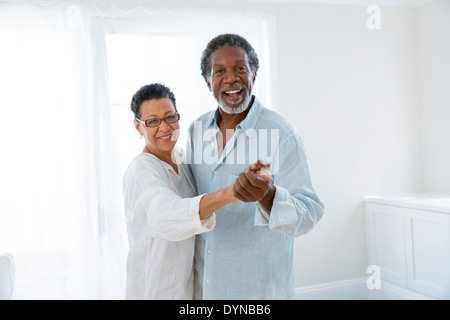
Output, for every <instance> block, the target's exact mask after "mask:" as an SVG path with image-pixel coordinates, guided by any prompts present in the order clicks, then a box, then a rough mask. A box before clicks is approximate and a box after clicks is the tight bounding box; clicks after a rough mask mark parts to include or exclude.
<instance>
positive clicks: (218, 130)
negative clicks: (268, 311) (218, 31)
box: [187, 34, 324, 300]
mask: <svg viewBox="0 0 450 320" xmlns="http://www.w3.org/2000/svg"><path fill="white" fill-rule="evenodd" d="M258 68H259V62H258V56H257V54H256V53H255V51H254V49H253V47H252V46H251V45H250V44H249V43H248V42H247V41H246V40H245V39H244V38H243V37H241V36H239V35H235V34H223V35H219V36H217V37H215V38H214V39H212V40H211V41H210V42H209V43H208V45H207V47H206V49H205V50H204V51H203V55H202V58H201V71H202V76H203V77H204V79H205V81H206V84H207V86H208V88H209V90H210V91H211V92H212V93H213V95H214V98H215V99H216V101H217V103H218V107H217V108H216V110H214V111H210V112H208V113H206V114H204V115H202V116H200V117H199V118H198V119H197V120H196V121H194V122H193V123H192V124H191V126H190V128H189V137H188V147H187V151H188V157H189V158H188V159H189V161H190V168H191V171H192V174H193V176H194V179H195V181H196V185H197V189H198V190H197V191H198V192H199V194H200V193H208V192H211V191H213V190H217V189H220V188H223V187H224V186H226V185H229V184H230V183H232V182H234V186H233V192H234V195H235V197H237V198H238V199H240V200H241V202H239V203H233V204H229V205H227V206H225V207H224V208H222V209H220V210H218V211H217V212H216V219H217V220H216V227H215V229H214V230H212V231H210V232H207V233H204V234H202V235H201V236H198V239H197V248H196V250H197V251H196V256H197V259H196V266H195V267H196V276H197V281H198V282H197V286H198V288H201V287H203V291H202V294H203V296H202V298H203V299H256V300H257V299H289V298H291V297H292V295H293V292H292V287H293V279H294V273H293V271H294V270H293V245H294V237H297V236H300V235H302V234H305V233H307V232H309V231H311V230H312V229H313V228H314V227H315V226H316V224H317V222H318V221H319V220H320V218H321V217H322V215H323V212H324V206H323V204H322V202H321V201H320V200H319V198H318V196H317V195H316V193H315V191H314V189H313V186H312V182H311V178H310V174H309V168H308V163H307V159H306V155H305V149H304V146H303V144H302V141H301V139H300V137H299V136H298V134H297V133H296V131H295V128H294V127H293V126H292V125H291V124H290V123H289V122H288V121H286V120H285V119H284V118H283V117H282V116H281V115H279V114H278V113H276V112H274V111H271V110H269V109H266V108H265V107H264V106H263V105H262V104H261V102H260V101H259V100H258V98H256V97H255V96H253V95H252V90H253V85H254V83H255V79H256V75H257V71H258ZM258 159H260V160H264V161H265V162H268V163H269V164H270V168H271V173H272V175H273V182H272V183H269V182H267V181H265V180H264V179H261V178H259V177H257V176H256V174H255V173H256V171H257V170H259V169H260V167H261V165H260V164H258V165H257V166H255V167H254V168H253V170H245V169H246V168H248V166H249V164H251V163H253V162H254V161H255V160H258ZM200 297H201V292H196V298H200Z"/></svg>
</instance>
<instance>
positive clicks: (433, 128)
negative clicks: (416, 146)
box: [417, 0, 450, 194]
mask: <svg viewBox="0 0 450 320" xmlns="http://www.w3.org/2000/svg"><path fill="white" fill-rule="evenodd" d="M417 22H418V23H417V28H418V30H417V34H418V42H417V43H418V48H417V49H418V53H419V58H420V60H419V62H420V64H419V66H420V74H419V75H420V77H419V79H420V88H421V90H420V94H421V106H422V119H423V120H422V124H423V130H424V131H423V151H424V153H423V164H424V171H423V179H424V188H425V190H427V191H429V192H434V193H445V194H450V142H449V140H450V58H449V57H450V1H448V0H439V1H436V2H432V3H430V4H427V5H424V6H422V7H420V8H419V10H418V12H417Z"/></svg>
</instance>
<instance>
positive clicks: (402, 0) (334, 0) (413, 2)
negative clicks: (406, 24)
mask: <svg viewBox="0 0 450 320" xmlns="http://www.w3.org/2000/svg"><path fill="white" fill-rule="evenodd" d="M210 1H223V0H210ZM228 1H236V2H267V3H299V4H300V3H308V4H319V3H321V4H344V5H373V4H374V5H379V6H387V7H418V6H421V5H424V4H426V3H428V2H432V1H435V0H228Z"/></svg>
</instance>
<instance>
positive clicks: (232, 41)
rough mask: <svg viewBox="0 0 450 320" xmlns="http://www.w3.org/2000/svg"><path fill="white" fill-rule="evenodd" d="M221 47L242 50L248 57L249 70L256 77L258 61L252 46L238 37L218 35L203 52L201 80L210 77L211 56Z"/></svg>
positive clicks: (234, 35) (226, 34) (229, 34)
mask: <svg viewBox="0 0 450 320" xmlns="http://www.w3.org/2000/svg"><path fill="white" fill-rule="evenodd" d="M222 47H239V48H242V49H244V50H245V52H246V53H247V56H248V60H249V63H250V68H251V70H252V72H253V73H254V74H255V75H256V72H257V71H258V69H259V60H258V55H257V54H256V52H255V49H253V47H252V45H251V44H250V43H249V42H248V41H247V40H245V39H244V38H243V37H241V36H240V35H237V34H231V33H225V34H221V35H218V36H217V37H215V38H213V39H212V40H211V41H209V43H208V45H207V46H206V48H205V50H203V54H202V58H201V62H200V69H201V71H202V76H203V78H208V77H209V76H210V75H211V54H212V53H213V52H214V51H216V50H217V49H220V48H222Z"/></svg>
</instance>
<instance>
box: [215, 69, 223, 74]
mask: <svg viewBox="0 0 450 320" xmlns="http://www.w3.org/2000/svg"><path fill="white" fill-rule="evenodd" d="M222 72H223V70H222V69H219V70H216V71H214V73H216V74H217V73H222Z"/></svg>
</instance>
